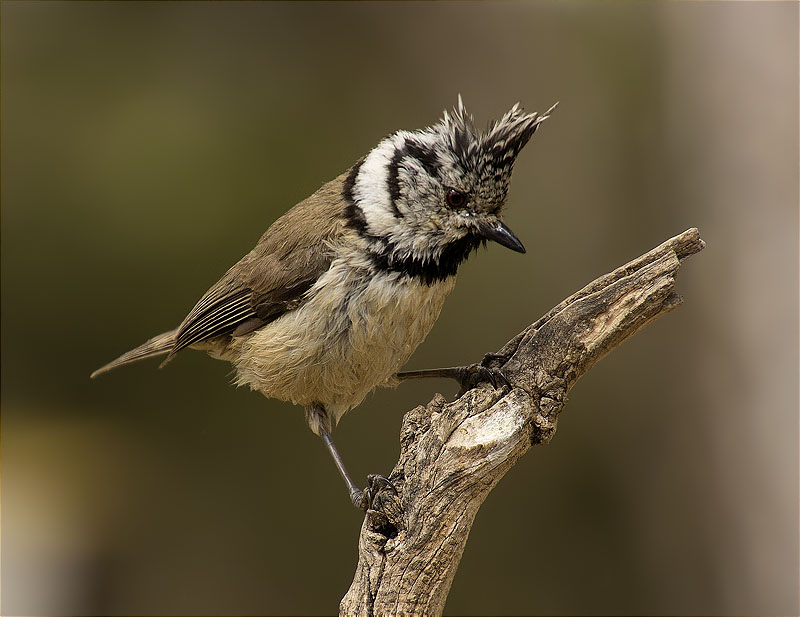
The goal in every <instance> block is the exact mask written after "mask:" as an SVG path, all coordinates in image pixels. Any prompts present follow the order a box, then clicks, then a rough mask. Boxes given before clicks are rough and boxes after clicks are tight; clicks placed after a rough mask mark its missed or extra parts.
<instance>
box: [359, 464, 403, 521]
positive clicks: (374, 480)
mask: <svg viewBox="0 0 800 617" xmlns="http://www.w3.org/2000/svg"><path fill="white" fill-rule="evenodd" d="M386 489H390V490H391V491H392V492H394V493H397V489H396V488H395V487H394V485H393V484H392V483H391V482H390V481H389V479H388V478H386V477H385V476H382V475H380V474H377V473H372V474H370V475H368V476H367V488H365V489H364V490H363V491H360V490H358V489H354V490H351V491H350V500H351V501H352V502H353V505H354V506H355V507H356V508H358V509H359V510H363V511H364V512H366V511H367V510H371V509H372V504H373V503H374V502H375V497H377V495H378V493H380V492H381V491H384V490H386Z"/></svg>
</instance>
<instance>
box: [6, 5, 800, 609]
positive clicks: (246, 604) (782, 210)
mask: <svg viewBox="0 0 800 617" xmlns="http://www.w3.org/2000/svg"><path fill="white" fill-rule="evenodd" d="M797 18H798V6H797V4H796V3H788V2H786V3H708V4H706V3H699V2H694V3H652V2H651V3H621V2H620V3H586V4H584V3H578V2H570V3H563V4H561V3H559V4H555V3H548V2H540V3H530V4H529V3H513V4H506V3H500V2H495V3H491V4H489V3H467V4H461V3H442V4H426V3H408V4H394V3H378V4H368V3H355V4H305V3H304V4H283V3H268V4H261V3H255V2H252V3H250V2H248V3H190V2H189V3H120V2H113V3H48V2H35V3H21V2H3V3H2V412H3V417H2V463H3V469H2V472H3V478H2V480H3V483H2V612H3V614H6V615H11V614H13V615H44V614H105V615H111V614H198V615H201V614H272V613H290V614H325V613H332V612H334V611H335V610H336V607H337V603H338V600H339V598H340V597H341V596H342V595H343V593H344V591H345V590H346V588H347V586H348V585H349V582H350V578H351V576H352V572H353V568H354V565H355V558H356V552H355V540H356V535H357V532H358V528H359V524H360V517H359V515H358V513H357V512H355V511H353V509H352V508H351V507H350V505H349V503H348V501H347V497H346V494H345V491H344V490H343V487H342V485H341V481H340V480H339V478H338V477H337V475H336V471H335V469H334V467H333V465H332V464H331V463H330V461H329V460H328V455H327V454H326V452H325V451H324V449H323V448H322V445H321V444H320V443H319V442H318V440H317V439H316V438H315V437H314V436H313V435H312V434H311V433H310V432H309V431H308V430H307V429H306V427H305V425H304V421H303V417H302V412H301V411H300V410H299V409H296V408H293V407H292V406H290V405H288V404H283V403H279V402H276V401H267V400H265V399H263V397H261V396H260V395H257V394H254V393H251V392H249V391H245V390H236V389H234V388H232V387H230V386H228V385H227V382H228V381H229V380H230V372H229V366H227V365H225V364H223V363H219V362H215V361H213V360H210V359H208V358H206V357H204V356H203V355H201V354H197V353H186V354H181V356H180V357H179V358H178V359H176V361H175V362H173V363H172V364H171V365H170V366H169V367H168V369H165V370H164V371H158V370H156V365H157V363H156V362H149V363H145V364H141V365H139V366H136V367H131V368H129V369H127V370H125V371H120V372H118V373H115V374H111V375H108V376H106V377H105V378H103V379H100V380H98V381H95V382H90V381H89V379H88V375H89V373H90V372H91V371H92V370H93V369H94V368H96V367H97V366H99V365H100V364H102V363H104V362H106V361H108V360H110V359H111V358H113V357H115V356H116V355H117V354H118V353H120V352H122V351H125V350H126V349H129V348H130V347H132V346H134V345H136V344H138V343H140V342H142V341H143V340H144V339H146V338H148V337H149V336H151V335H153V334H156V333H158V332H161V331H162V330H165V329H168V328H170V327H173V326H174V325H176V324H177V323H178V322H179V321H180V319H181V318H182V317H183V315H184V314H185V313H186V311H188V309H189V308H191V306H192V305H193V304H194V302H195V301H196V300H197V298H198V297H199V296H200V294H202V292H203V291H204V290H205V289H206V288H207V287H208V286H209V285H210V284H211V283H213V282H214V281H215V280H216V278H217V277H218V276H219V275H221V274H222V273H223V272H224V271H225V270H226V269H227V268H228V267H229V266H230V265H231V264H232V263H233V262H234V261H236V260H237V259H238V258H239V257H240V256H241V255H242V254H244V253H245V252H246V251H247V250H249V248H250V247H251V246H252V245H253V244H254V243H255V241H256V240H257V238H258V237H259V235H260V234H261V232H262V231H263V230H264V229H265V228H266V227H267V226H268V225H269V223H270V222H272V221H273V220H274V219H275V218H276V217H277V216H279V214H280V213H282V212H283V211H285V210H286V209H287V208H288V207H290V206H291V205H292V204H294V203H295V202H297V201H298V200H300V199H302V198H303V197H305V196H306V195H308V194H309V193H311V192H312V191H313V190H315V189H316V188H317V187H318V186H319V185H320V184H321V183H322V182H324V181H326V180H328V179H330V178H332V177H334V176H336V175H337V174H339V173H340V172H342V171H343V170H344V169H346V168H347V167H348V166H349V165H351V164H352V163H353V162H354V161H355V160H356V159H357V158H358V157H360V156H361V155H362V154H364V153H365V152H367V151H368V149H369V148H371V147H372V146H373V145H375V144H376V143H377V141H378V140H379V139H380V138H381V137H382V136H384V135H386V134H388V133H390V132H392V131H394V130H396V129H400V128H405V129H415V128H419V127H422V126H425V125H428V124H430V123H432V122H435V121H436V120H437V118H439V117H440V115H441V110H442V109H443V108H445V107H450V106H452V105H453V104H454V103H455V102H456V96H457V94H458V93H459V92H460V93H461V94H462V95H463V96H464V100H465V102H466V103H467V105H468V107H469V108H470V109H471V110H472V111H473V113H474V114H475V115H476V119H477V121H478V123H479V124H483V123H484V122H486V121H488V120H489V119H490V118H493V117H497V116H499V115H500V114H502V113H503V112H505V111H506V110H507V109H508V108H509V107H510V106H511V105H512V104H513V103H514V102H516V101H518V100H519V101H521V102H522V104H523V105H524V106H525V107H526V109H530V110H539V111H542V110H544V109H546V108H547V107H549V106H550V105H551V104H552V103H553V102H555V101H557V100H558V101H560V102H561V105H560V107H559V109H558V110H557V112H556V113H555V114H554V115H553V117H552V119H550V120H549V121H548V122H547V123H546V124H545V125H544V126H543V127H542V129H541V131H540V132H539V133H537V135H536V137H535V138H534V140H533V141H532V142H531V144H530V145H529V146H528V147H527V148H526V149H525V151H524V152H523V153H522V155H521V156H520V159H519V160H518V162H517V166H516V171H515V176H514V181H513V183H512V191H511V198H510V203H509V207H508V211H507V221H508V222H509V224H510V225H511V227H512V228H513V229H514V230H515V231H516V233H517V234H518V235H519V236H520V238H521V239H522V240H523V242H524V243H525V244H526V246H527V247H528V253H527V255H524V256H521V255H518V254H515V253H512V252H510V251H506V250H504V249H502V248H501V247H499V246H491V247H489V249H488V250H487V251H481V253H479V254H478V255H477V256H475V257H474V258H473V259H471V260H470V262H469V263H468V264H467V265H466V266H465V267H464V268H463V270H462V273H461V275H460V281H459V284H458V286H457V288H456V291H455V292H454V294H453V295H452V297H451V298H450V300H449V301H448V303H447V305H446V306H445V310H444V312H443V315H442V317H441V319H440V321H439V323H438V324H437V326H436V328H435V329H434V331H433V333H432V334H431V336H430V337H429V339H428V340H427V342H426V343H425V344H424V345H423V346H422V347H421V348H420V350H419V351H418V353H417V355H416V356H415V357H414V358H413V359H412V361H411V363H410V365H409V366H410V368H423V367H431V366H440V365H451V364H458V363H467V362H471V361H474V360H476V359H478V358H479V357H480V356H481V354H482V353H483V352H486V351H490V350H494V349H497V348H498V347H500V346H501V345H502V344H503V343H504V342H505V341H506V340H507V339H508V338H510V337H511V336H512V335H514V334H515V333H516V332H518V331H519V330H520V329H522V328H523V327H524V326H525V325H527V324H528V323H529V322H531V321H533V320H534V319H535V318H537V317H538V316H539V315H540V314H542V313H543V312H544V311H546V310H547V309H548V308H550V307H551V306H552V305H554V304H555V303H557V302H558V301H560V300H561V299H562V298H563V297H565V296H566V295H568V294H569V293H571V292H572V291H574V290H576V289H577V288H579V287H581V286H582V285H583V284H585V283H586V282H588V281H589V280H591V279H593V278H594V277H596V276H597V275H599V274H602V273H604V272H606V271H607V270H609V269H611V268H613V267H615V266H617V265H619V264H620V263H622V262H624V261H626V260H627V259H629V258H632V257H635V256H637V255H639V254H640V253H642V252H644V251H646V250H648V249H650V248H651V247H653V246H654V245H656V244H658V243H659V242H661V241H662V240H664V239H666V238H667V237H670V236H672V235H675V234H677V233H679V232H681V231H683V230H684V229H686V228H688V227H691V226H697V227H699V228H700V230H701V232H702V235H703V238H704V239H705V240H706V242H707V243H708V247H707V249H706V250H705V251H704V252H703V253H702V254H700V255H698V256H697V257H694V258H692V260H691V261H690V262H688V263H687V264H686V265H685V267H684V268H683V269H682V271H681V280H680V281H679V289H680V290H681V291H682V292H683V293H684V295H685V297H686V299H687V302H686V305H685V306H684V307H683V308H681V309H680V310H679V311H677V312H675V313H673V314H671V315H670V316H668V317H667V318H665V319H663V320H660V321H659V322H658V323H656V324H655V325H653V326H652V327H650V328H649V329H648V330H646V331H645V332H643V333H641V334H640V335H638V336H637V337H635V339H634V340H632V341H631V342H630V343H628V344H626V345H624V346H623V347H622V348H621V349H619V350H618V351H617V352H615V353H614V354H613V355H612V356H610V357H609V358H607V359H606V360H604V361H603V362H601V363H600V364H599V365H598V366H597V367H596V368H595V369H594V370H593V371H592V372H591V373H590V374H589V375H588V376H587V377H586V378H585V379H584V380H583V381H582V382H581V383H580V384H579V385H578V387H576V389H575V390H574V391H573V393H572V396H571V401H570V403H569V405H568V406H567V408H566V410H565V412H564V414H563V415H562V417H561V422H560V427H559V432H558V434H557V435H556V438H555V440H554V441H553V443H552V444H551V445H550V446H548V447H546V448H540V449H536V450H534V451H532V452H531V453H530V454H529V455H528V456H526V457H525V458H524V459H523V460H522V461H521V462H520V464H519V465H517V467H516V468H514V469H513V470H512V471H511V473H510V474H509V475H508V477H507V478H506V479H505V480H504V481H503V482H502V483H501V484H500V485H499V486H498V487H497V489H496V490H495V491H494V492H493V493H492V494H491V496H490V497H489V499H488V501H487V502H486V504H485V505H484V507H483V509H482V510H481V512H480V513H479V515H478V518H477V521H476V524H475V527H474V529H473V532H472V535H471V538H470V542H469V544H468V546H467V550H466V553H465V555H464V559H463V562H462V564H461V568H460V571H459V573H458V575H457V577H456V580H455V583H454V586H453V589H452V593H451V596H450V600H449V603H448V606H447V612H448V613H450V614H463V613H470V614H498V613H499V614H530V613H536V614H604V613H614V614H640V613H648V614H665V613H666V614H669V613H678V614H687V613H691V614H742V613H744V614H797V613H798V597H797V580H798V557H797V549H798V519H797V504H798V457H797V455H798V446H797V443H798V419H797V388H798V365H797V334H798V332H797V308H798V307H797V287H798V284H797V258H798V255H797V197H798V195H797V170H798V149H797V135H798V120H797V112H798V99H797V97H798V82H797V72H798V71H797V69H798V66H797V65H798V61H797V52H798V38H797V23H798V20H797ZM437 388H438V389H443V391H444V392H445V393H446V394H447V395H448V396H450V395H452V394H453V388H452V387H451V386H450V385H449V384H447V383H439V382H429V383H420V384H409V385H407V386H403V387H401V388H400V389H398V390H396V391H382V392H379V393H377V394H376V395H375V396H373V397H371V398H369V399H368V400H367V401H366V402H365V403H364V404H363V405H362V406H361V407H360V408H359V409H357V410H356V411H354V412H353V413H352V414H350V415H349V416H348V417H346V418H345V420H344V421H343V422H342V424H341V425H340V427H339V430H338V431H337V433H336V438H337V441H338V444H339V446H340V449H341V451H342V452H343V454H344V457H345V459H346V461H347V463H348V465H349V466H350V469H351V471H352V472H353V473H354V474H355V475H356V476H357V477H359V478H363V477H364V476H365V475H366V474H367V473H371V472H384V473H385V472H387V471H388V470H389V469H390V468H391V466H392V464H393V462H394V460H395V457H396V454H397V449H398V444H397V436H398V431H399V426H400V419H401V417H402V413H403V412H404V411H405V410H407V409H409V408H410V407H412V406H413V405H415V404H418V403H421V402H426V401H427V400H429V398H430V396H431V395H432V393H433V392H434V391H435V390H436V389H437Z"/></svg>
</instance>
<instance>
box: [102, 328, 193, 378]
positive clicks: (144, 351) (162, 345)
mask: <svg viewBox="0 0 800 617" xmlns="http://www.w3.org/2000/svg"><path fill="white" fill-rule="evenodd" d="M177 333H178V329H177V328H175V329H174V330H170V331H169V332H164V333H163V334H159V335H158V336H154V337H153V338H151V339H150V340H149V341H147V342H146V343H144V344H142V345H139V346H138V347H137V348H136V349H131V350H130V351H128V352H125V353H124V354H122V355H121V356H120V357H119V358H117V359H116V360H113V361H111V362H109V363H108V364H106V365H105V366H103V367H100V368H99V369H97V370H96V371H95V372H94V373H92V375H91V378H92V379H94V378H95V377H97V376H98V375H102V374H103V373H107V372H108V371H110V370H112V369H115V368H117V367H118V366H125V365H126V364H131V363H132V362H137V361H138V360H143V359H144V358H151V357H153V356H160V355H163V354H165V353H169V351H170V350H171V349H172V347H173V346H174V345H175V335H176V334H177Z"/></svg>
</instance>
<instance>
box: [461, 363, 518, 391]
mask: <svg viewBox="0 0 800 617" xmlns="http://www.w3.org/2000/svg"><path fill="white" fill-rule="evenodd" d="M459 368H460V372H461V375H460V379H459V382H460V383H461V387H462V388H463V389H464V390H469V389H471V388H474V387H475V386H477V385H478V384H479V383H481V382H487V383H490V384H492V387H493V388H494V389H495V390H496V389H497V388H498V387H503V386H508V387H509V388H511V382H510V381H509V380H508V377H506V376H505V373H503V371H502V370H500V369H492V368H489V367H488V366H483V365H482V364H472V365H470V366H462V367H459ZM498 384H499V385H498Z"/></svg>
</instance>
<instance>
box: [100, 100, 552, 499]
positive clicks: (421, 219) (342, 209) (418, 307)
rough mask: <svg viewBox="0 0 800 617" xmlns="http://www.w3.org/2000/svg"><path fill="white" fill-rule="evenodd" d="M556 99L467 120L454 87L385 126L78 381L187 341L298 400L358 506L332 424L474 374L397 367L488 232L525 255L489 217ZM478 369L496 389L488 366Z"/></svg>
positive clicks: (240, 374) (170, 354) (239, 379)
mask: <svg viewBox="0 0 800 617" xmlns="http://www.w3.org/2000/svg"><path fill="white" fill-rule="evenodd" d="M556 105H557V103H556ZM556 105H553V106H552V107H551V108H550V109H548V110H547V111H546V112H544V113H542V114H538V113H536V112H533V113H526V112H525V111H524V110H523V109H522V108H521V107H520V105H519V103H517V104H515V105H514V106H513V107H512V108H511V109H510V110H509V111H508V112H506V113H505V114H504V115H502V117H501V118H500V119H499V120H497V121H494V122H490V123H489V124H488V126H487V127H486V129H484V130H480V129H478V128H477V127H476V125H475V121H474V118H473V116H472V115H471V114H470V113H469V112H467V110H466V108H465V106H464V103H463V101H462V98H461V96H460V95H459V96H458V103H457V105H456V106H454V107H453V109H452V111H450V112H448V111H447V110H445V111H444V113H443V115H442V117H441V119H440V120H439V121H438V122H436V123H435V124H432V125H431V126H428V127H426V128H422V129H418V130H413V131H406V130H399V131H396V132H394V133H391V134H390V135H388V136H387V137H385V138H383V139H381V141H380V142H379V143H378V144H377V145H376V146H375V147H374V148H373V149H372V150H370V151H369V152H368V153H367V154H366V155H365V156H363V157H362V158H360V159H359V160H358V161H357V162H356V163H355V164H354V165H353V166H352V167H350V168H349V169H348V170H347V171H345V172H344V173H343V174H341V175H339V176H338V177H336V178H334V179H333V180H331V181H329V182H327V183H326V184H324V185H323V186H322V187H320V188H319V189H318V190H317V191H316V192H315V193H313V194H312V195H311V196H310V197H308V198H306V199H304V200H303V201H301V202H299V203H298V204H297V205H295V206H294V207H292V208H291V209H289V210H288V211H287V212H286V213H285V214H283V215H282V216H281V217H279V218H278V219H277V220H276V221H275V222H274V223H272V225H271V226H270V227H269V228H268V229H267V231H266V232H265V233H264V234H263V235H262V236H261V238H260V240H259V241H258V243H257V244H256V246H255V247H254V248H253V249H252V250H251V251H250V252H249V253H247V254H246V255H245V256H244V257H243V258H242V259H241V260H239V261H238V262H237V263H236V264H234V265H233V266H232V267H231V268H230V269H229V270H228V271H227V272H226V273H225V274H224V275H223V276H222V278H220V279H219V281H217V282H216V283H214V285H212V286H211V288H210V289H209V290H208V291H206V293H205V294H204V295H203V296H202V297H201V298H200V300H199V301H198V302H197V304H196V305H195V306H194V308H192V310H191V311H190V312H189V313H188V315H186V317H185V318H184V320H183V321H182V322H181V323H180V325H179V326H178V327H177V328H174V329H172V330H169V331H168V332H164V333H162V334H159V335H157V336H155V337H153V338H151V339H150V340H148V341H146V342H145V343H143V344H142V345H140V346H139V347H136V348H135V349H132V350H131V351H128V352H126V353H124V354H122V355H121V356H120V357H118V358H117V359H115V360H113V361H111V362H109V363H108V364H106V365H105V366H103V367H101V368H99V369H97V370H96V371H94V372H93V373H92V374H91V377H92V378H95V377H97V376H98V375H101V374H103V373H106V372H108V371H110V370H112V369H115V368H118V367H120V366H124V365H127V364H130V363H132V362H136V361H139V360H142V359H145V358H150V357H153V356H159V355H166V359H164V361H163V362H162V364H161V367H163V366H164V365H165V364H167V363H168V362H170V361H171V360H172V359H173V358H174V356H175V355H176V354H177V353H178V352H179V351H181V350H184V349H187V348H191V349H196V350H202V351H206V352H207V353H208V354H209V355H210V356H211V357H213V358H216V359H220V360H224V361H227V362H230V363H231V364H232V365H233V368H234V375H235V376H234V377H233V381H234V383H235V384H236V385H237V386H249V387H250V388H251V389H252V390H256V391H258V392H261V393H262V394H263V395H265V396H266V397H268V398H275V399H279V400H282V401H288V402H291V403H294V404H296V405H299V406H302V407H303V408H304V410H305V418H306V421H307V423H308V426H309V428H310V429H311V431H313V432H314V433H315V434H316V435H317V436H319V437H321V438H322V440H323V442H324V444H325V446H326V447H327V449H328V451H329V453H330V454H331V456H332V457H333V461H334V463H335V465H336V467H337V469H338V471H339V473H340V475H341V476H342V478H343V479H344V481H345V484H346V485H347V490H348V493H349V496H350V500H351V501H352V503H353V504H354V505H355V506H356V507H358V508H361V509H362V510H364V509H367V508H368V507H369V506H370V500H371V498H372V495H373V492H372V491H371V490H370V487H368V489H367V490H361V489H359V488H358V487H357V486H356V485H355V483H354V482H353V480H352V478H351V477H350V475H349V473H348V472H347V469H346V467H345V465H344V462H343V460H342V457H341V455H340V454H339V452H338V450H337V449H336V447H335V445H334V443H333V440H332V438H331V433H332V431H333V428H334V427H335V426H336V425H337V424H338V422H339V420H341V418H342V416H343V415H344V414H345V413H346V412H348V411H349V410H351V409H353V408H354V407H356V406H357V405H358V404H360V403H361V402H362V401H363V400H364V398H365V397H366V396H367V395H368V394H369V393H370V392H371V391H372V390H373V389H375V388H376V387H378V386H388V387H394V386H396V385H398V384H399V383H400V382H401V381H404V380H405V379H411V378H420V377H452V378H454V379H457V380H459V381H460V382H461V383H462V385H463V384H464V383H465V380H467V379H468V377H469V376H473V377H474V376H475V371H474V370H472V371H471V370H469V369H470V367H451V368H445V369H431V370H423V371H408V372H405V373H404V372H400V371H399V369H400V368H401V367H403V365H404V364H405V363H406V362H407V361H408V359H409V358H410V356H411V354H412V353H413V352H414V350H415V349H416V348H417V347H418V346H419V344H420V343H422V341H423V340H424V339H425V337H426V336H427V335H428V333H429V332H430V330H431V328H432V327H433V325H434V323H435V322H436V320H437V319H438V317H439V314H440V312H441V310H442V306H443V304H444V302H445V299H446V298H447V296H448V294H449V293H450V292H451V291H452V289H453V286H454V285H455V282H456V274H457V271H458V269H459V266H460V265H461V264H462V263H463V262H464V261H465V260H466V259H467V258H468V257H469V255H470V254H471V253H472V252H474V251H476V250H477V249H478V248H479V247H480V246H481V245H483V246H486V244H487V241H493V242H496V243H498V244H500V245H502V246H504V247H506V248H508V249H511V250H512V251H516V252H519V253H524V252H525V247H524V246H523V244H522V242H521V241H520V240H519V238H517V236H516V235H515V234H514V232H513V231H511V229H510V228H509V227H508V226H507V225H506V224H505V223H504V222H503V220H502V218H501V213H502V210H503V207H504V205H505V203H506V199H507V197H508V190H509V184H510V180H511V174H512V170H513V167H514V163H515V161H516V159H517V156H518V154H519V153H520V151H521V150H522V148H523V147H524V146H525V145H526V144H527V143H528V141H529V140H530V138H531V136H532V135H533V134H534V132H536V130H537V128H538V127H539V125H540V124H541V123H542V122H543V121H544V120H546V119H547V118H548V117H549V116H550V114H551V113H552V112H553V110H554V109H555V108H556ZM478 373H479V374H478V377H479V378H485V379H486V380H489V381H491V382H492V383H493V384H494V385H495V386H496V385H497V384H496V378H497V377H498V375H496V374H495V373H492V372H491V371H489V370H488V369H482V368H479V371H478ZM500 377H502V375H500ZM374 477H376V478H379V479H380V480H382V481H383V486H385V484H386V483H387V482H388V481H387V480H386V479H385V478H383V477H382V476H377V475H376V476H374ZM370 478H371V479H372V478H373V476H370ZM379 484H380V483H379Z"/></svg>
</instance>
